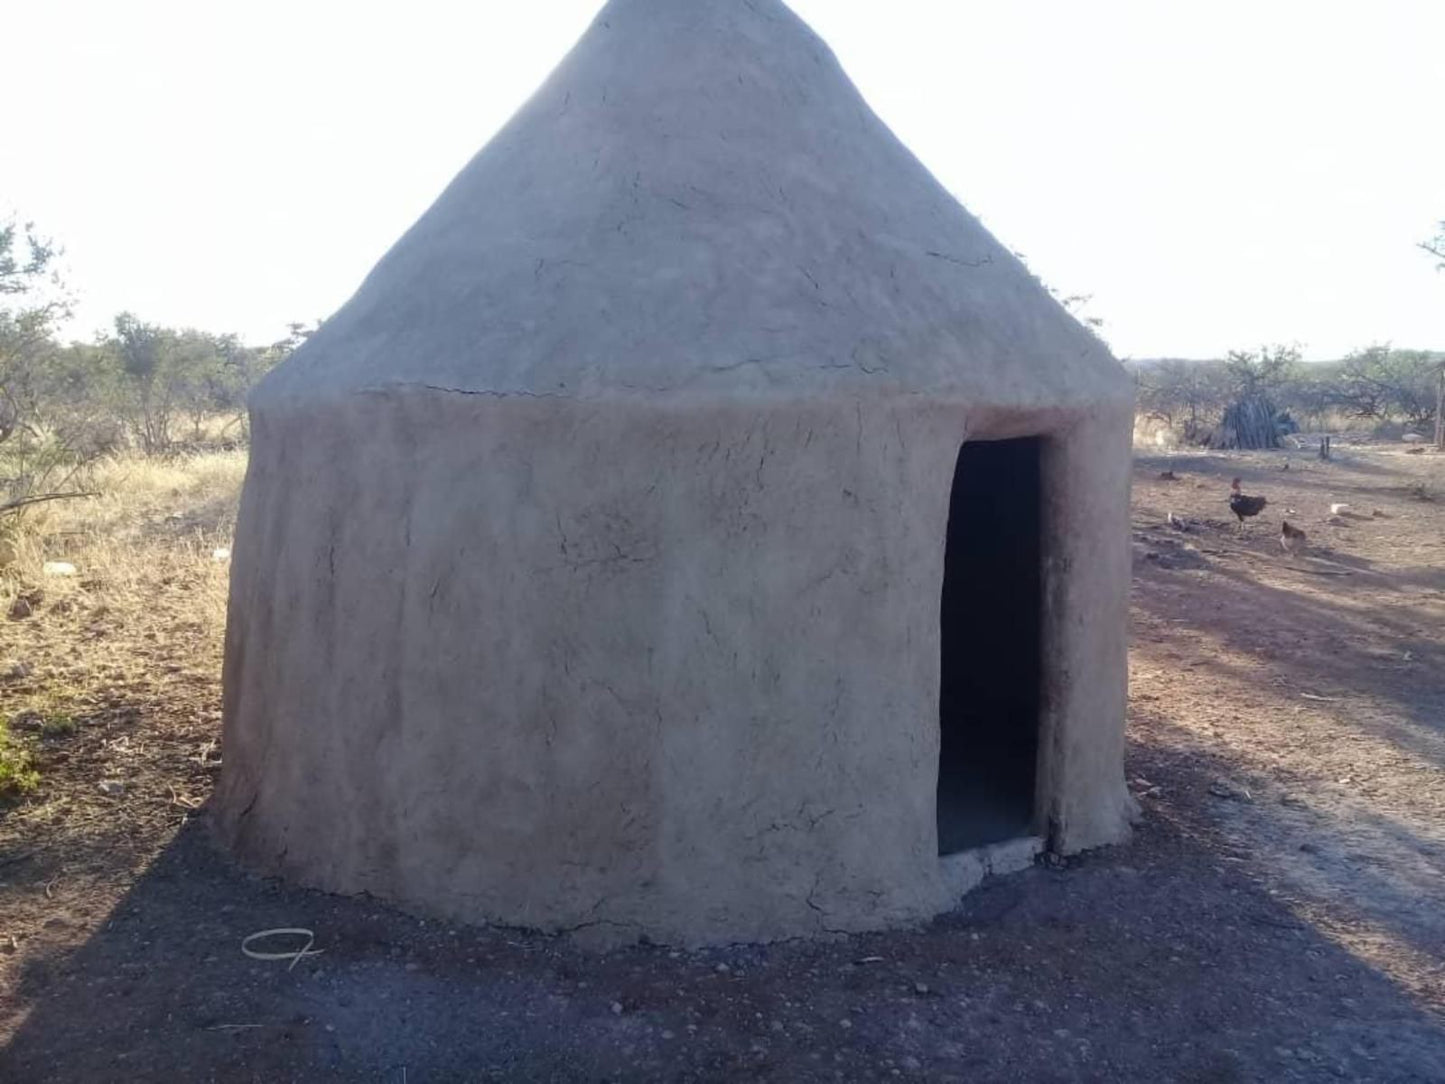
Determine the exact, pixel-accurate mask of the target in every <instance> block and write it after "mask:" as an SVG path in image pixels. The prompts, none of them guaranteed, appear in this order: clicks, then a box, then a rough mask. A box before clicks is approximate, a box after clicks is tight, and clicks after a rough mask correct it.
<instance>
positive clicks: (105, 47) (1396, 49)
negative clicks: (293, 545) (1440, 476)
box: [0, 0, 1445, 357]
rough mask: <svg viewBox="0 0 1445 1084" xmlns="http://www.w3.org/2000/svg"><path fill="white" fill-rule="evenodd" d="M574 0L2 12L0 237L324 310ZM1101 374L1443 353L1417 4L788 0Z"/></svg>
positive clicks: (217, 299)
mask: <svg viewBox="0 0 1445 1084" xmlns="http://www.w3.org/2000/svg"><path fill="white" fill-rule="evenodd" d="M599 7H600V0H533V2H529V3H517V2H513V0H506V2H504V0H471V2H469V3H464V4H450V3H442V2H439V0H407V2H405V3H392V4H370V3H365V2H361V0H349V2H339V0H246V2H244V3H242V2H232V3H219V2H202V0H125V2H116V0H44V2H38V0H0V27H4V28H5V32H6V33H5V37H6V39H7V40H6V42H5V46H4V56H5V62H4V65H3V68H0V70H3V71H4V72H5V76H6V78H5V82H6V92H5V94H6V97H5V102H6V106H5V111H4V124H3V126H0V213H3V212H4V211H6V210H9V211H12V212H17V213H18V214H19V215H20V216H22V217H23V218H31V219H35V220H36V221H37V222H38V223H39V225H40V226H41V227H42V229H43V230H44V231H45V232H47V233H49V234H51V235H53V236H54V237H55V238H56V239H57V240H59V241H61V242H62V243H63V244H64V246H65V248H66V266H67V270H68V274H69V277H70V281H71V283H72V284H73V286H74V287H75V288H76V289H77V291H78V292H79V294H80V296H81V301H82V304H81V308H80V310H79V314H78V318H77V321H76V322H75V324H74V325H73V327H72V328H71V333H73V334H75V335H77V336H88V335H89V334H90V333H91V331H92V330H93V329H94V328H96V327H99V326H102V325H105V324H107V323H108V321H109V319H110V317H111V316H112V315H113V314H114V313H115V312H117V311H120V310H122V309H129V310H132V311H134V312H135V313H137V314H138V315H139V316H141V317H142V318H143V319H146V320H149V321H155V322H159V323H165V324H175V325H188V326H196V327H202V328H206V329H209V330H214V331H236V332H239V333H241V334H242V335H244V336H245V337H247V338H249V339H253V340H256V341H269V340H270V339H272V338H275V337H278V336H279V335H280V333H281V331H282V329H283V327H284V325H285V323H286V322H287V321H289V320H311V319H314V318H316V317H321V316H325V315H327V314H329V313H330V312H332V311H333V310H334V309H336V308H337V307H338V306H339V305H340V304H341V303H342V302H343V301H344V300H345V299H346V298H347V297H348V296H349V295H350V293H351V292H352V291H353V290H354V289H355V288H356V286H357V285H358V284H359V283H360V281H361V279H362V277H363V276H364V275H365V274H366V272H367V271H368V270H369V269H370V267H371V266H372V264H373V263H374V262H375V261H376V260H377V258H378V257H379V256H380V255H381V254H382V253H383V252H384V251H385V250H386V249H387V248H388V247H389V246H390V244H391V243H392V242H393V241H394V240H395V239H396V238H397V237H398V236H399V235H400V234H401V233H402V231H403V230H404V229H406V227H407V226H408V225H409V224H410V223H411V222H412V221H413V220H414V219H415V218H416V217H417V216H418V215H419V214H420V213H421V212H422V211H423V210H425V209H426V207H427V206H428V204H430V202H431V201H432V200H433V199H434V198H435V196H436V195H437V194H438V193H439V192H440V191H441V189H442V188H443V186H444V185H445V184H446V183H447V182H448V181H449V180H450V179H451V177H452V176H453V175H454V174H455V173H456V172H457V171H458V170H459V169H460V168H461V167H462V166H463V165H464V164H465V163H466V161H467V160H468V159H469V158H470V157H471V155H472V154H473V153H474V152H475V151H476V149H477V148H478V147H479V146H481V145H482V143H484V142H485V141H486V139H487V138H488V137H489V136H490V135H491V134H492V132H494V131H495V130H496V128H497V127H498V126H499V125H500V124H502V123H503V122H504V121H505V120H506V118H507V117H508V116H509V115H510V114H511V112H512V111H513V110H514V109H515V108H516V107H517V106H518V105H520V104H521V102H522V101H523V100H524V99H525V98H526V97H527V96H528V94H530V93H531V91H532V90H533V89H534V88H535V87H536V86H537V84H538V83H540V82H541V80H542V79H543V78H544V76H545V75H546V73H547V72H548V71H549V70H550V68H551V67H552V66H553V65H554V64H555V62H556V61H557V60H558V59H560V57H561V56H562V54H563V53H564V52H565V51H566V50H567V49H568V48H569V47H570V46H571V44H572V42H573V41H574V40H575V39H576V37H577V36H578V35H579V34H580V33H581V31H582V30H583V29H584V27H585V26H586V24H587V22H588V21H589V20H590V18H591V16H592V15H593V14H594V13H595V11H596V10H597V8H599ZM793 7H794V9H795V10H796V11H798V13H799V14H801V15H802V16H803V17H804V18H805V19H807V20H808V21H809V22H810V23H811V24H812V25H813V27H814V29H816V30H817V31H818V32H819V33H820V34H822V35H823V37H824V38H825V39H826V40H828V42H829V43H830V44H831V45H832V46H833V48H834V50H835V51H836V52H837V54H838V55H839V57H840V59H841V60H842V62H843V65H844V67H845V68H846V69H847V70H848V72H849V73H850V74H851V75H852V77H853V79H854V81H855V82H857V83H858V84H859V86H860V87H861V89H862V91H863V93H864V95H865V96H866V97H867V98H868V100H869V101H870V103H871V104H872V105H873V107H874V108H875V109H876V110H877V111H878V113H879V114H880V115H881V116H882V117H883V119H884V120H885V121H886V122H888V123H889V124H890V125H891V126H892V127H893V129H894V131H895V132H897V133H898V135H899V136H900V137H901V138H902V139H903V140H904V141H905V142H906V143H907V144H909V146H910V147H912V149H913V150H914V152H915V153H916V154H917V155H918V156H919V157H920V158H921V159H922V160H923V162H924V163H925V164H926V165H927V166H928V167H929V168H930V169H932V170H933V172H934V173H935V175H936V176H938V178H939V179H940V180H941V181H942V182H943V183H944V184H945V185H946V186H947V187H948V188H949V189H950V190H951V191H952V192H953V193H954V194H955V195H957V196H958V197H959V198H960V199H961V200H962V201H963V202H964V203H965V204H966V205H967V206H968V207H969V208H970V209H971V210H972V211H973V212H974V213H976V214H978V215H979V216H981V217H982V218H983V220H984V222H985V224H986V225H987V226H988V227H989V228H990V229H991V230H992V231H993V232H994V234H995V235H996V236H998V237H999V239H1000V240H1001V241H1003V243H1004V244H1006V245H1008V246H1010V247H1011V248H1013V249H1015V250H1017V251H1019V252H1022V253H1024V254H1025V255H1026V256H1027V258H1028V261H1029V264H1030V266H1031V267H1032V268H1033V269H1034V270H1035V271H1036V272H1037V273H1038V274H1040V275H1041V276H1042V277H1043V278H1044V279H1045V280H1046V281H1048V282H1050V283H1052V284H1053V285H1055V286H1056V287H1057V288H1059V289H1060V290H1061V291H1062V292H1065V293H1083V294H1091V295H1093V302H1092V305H1091V311H1092V312H1093V314H1095V315H1097V316H1100V317H1102V318H1103V319H1104V320H1105V321H1106V324H1105V328H1104V335H1105V338H1106V339H1108V341H1109V342H1110V343H1111V344H1112V345H1113V347H1114V349H1115V352H1116V353H1117V354H1119V355H1120V356H1121V357H1125V356H1134V357H1143V356H1154V355H1178V356H1195V357H1202V356H1211V355H1216V356H1217V355H1220V354H1222V353H1223V352H1224V351H1226V350H1229V349H1232V348H1241V347H1249V346H1253V345H1259V344H1262V343H1298V344H1299V345H1300V346H1302V347H1303V349H1304V351H1305V354H1306V356H1307V357H1329V356H1337V355H1339V354H1341V353H1344V352H1346V351H1348V350H1350V349H1352V348H1355V347H1360V346H1364V345H1367V344H1369V343H1371V342H1375V341H1393V342H1394V343H1395V344H1396V345H1397V346H1412V347H1422V348H1434V349H1445V273H1439V272H1436V271H1435V270H1434V265H1433V262H1432V261H1431V260H1430V259H1429V258H1428V257H1427V256H1426V255H1425V254H1424V253H1423V252H1421V251H1420V250H1419V249H1417V248H1415V247H1414V246H1415V244H1416V243H1417V242H1419V241H1421V240H1423V239H1425V238H1427V237H1429V236H1430V235H1431V234H1432V233H1433V232H1434V229H1435V224H1436V222H1437V221H1438V220H1440V219H1442V218H1445V138H1442V136H1441V133H1442V131H1445V60H1442V58H1441V53H1440V49H1441V43H1442V42H1445V2H1442V0H1417V2H1406V0H1393V2H1392V0H1371V2H1369V3H1365V2H1349V3H1333V2H1329V0H1307V2H1297V3H1295V2H1285V0H1268V2H1266V0H1250V2H1228V0H1208V2H1198V3H1181V2H1173V3H1160V2H1158V0H1137V2H1123V0H1069V2H1063V0H1057V2H1043V0H1038V2H1014V0H1009V2H1005V0H995V2H991V3H978V2H970V0H887V2H883V0H873V2H866V3H865V2H861V0H859V2H849V0H794V3H793Z"/></svg>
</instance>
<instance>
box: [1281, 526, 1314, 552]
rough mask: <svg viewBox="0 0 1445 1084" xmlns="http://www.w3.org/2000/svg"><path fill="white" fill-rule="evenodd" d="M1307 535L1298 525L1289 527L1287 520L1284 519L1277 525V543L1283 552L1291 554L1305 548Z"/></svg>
mask: <svg viewBox="0 0 1445 1084" xmlns="http://www.w3.org/2000/svg"><path fill="white" fill-rule="evenodd" d="M1308 538H1309V536H1308V535H1306V534H1305V533H1304V531H1302V530H1300V529H1299V528H1298V527H1291V526H1290V525H1289V520H1284V521H1282V522H1281V523H1280V525H1279V544H1280V545H1281V546H1283V547H1284V551H1285V553H1288V554H1290V555H1291V556H1293V555H1294V554H1297V553H1299V552H1300V550H1302V549H1304V548H1305V542H1306V541H1307V540H1308Z"/></svg>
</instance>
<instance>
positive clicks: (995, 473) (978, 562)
mask: <svg viewBox="0 0 1445 1084" xmlns="http://www.w3.org/2000/svg"><path fill="white" fill-rule="evenodd" d="M1041 446H1042V441H1041V440H1040V439H1039V438H1037V437H1028V438H1024V439H1020V440H994V441H970V442H969V443H967V444H965V445H964V446H963V447H962V449H960V450H959V453H958V463H957V466H956V467H955V469H954V472H953V493H952V497H951V498H950V500H949V506H948V541H947V549H946V551H945V555H944V562H943V604H942V608H941V612H940V622H941V626H942V627H941V632H942V642H943V659H942V664H943V665H942V671H941V683H940V688H939V698H938V723H939V729H940V731H941V738H942V741H941V744H940V748H939V759H938V853H939V854H952V853H954V852H955V851H961V850H966V849H968V848H970V847H979V846H983V845H984V844H987V843H997V842H999V841H1001V840H1005V839H1014V838H1016V837H1018V836H1025V835H1029V834H1031V833H1032V832H1033V827H1034V826H1033V821H1034V776H1035V765H1036V762H1037V759H1038V750H1039V708H1040V701H1039V680H1040V676H1041V675H1040V667H1041V659H1040V622H1041V616H1042V606H1043V599H1042V587H1041V577H1042V569H1041V538H1040V533H1041V529H1042V517H1043V509H1042V494H1041V476H1040V449H1041Z"/></svg>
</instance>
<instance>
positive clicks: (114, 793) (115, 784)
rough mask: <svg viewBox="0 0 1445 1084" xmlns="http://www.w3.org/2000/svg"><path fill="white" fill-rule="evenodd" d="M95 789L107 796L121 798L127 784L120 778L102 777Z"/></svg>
mask: <svg viewBox="0 0 1445 1084" xmlns="http://www.w3.org/2000/svg"><path fill="white" fill-rule="evenodd" d="M95 789H96V790H98V791H100V793H102V794H104V795H105V796H106V797H107V798H119V797H120V796H121V795H123V794H124V793H125V784H124V783H122V782H121V781H120V780H119V779H102V780H101V781H100V782H99V783H97V784H96V786H95Z"/></svg>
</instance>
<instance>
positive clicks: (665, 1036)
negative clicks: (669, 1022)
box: [662, 1031, 673, 1039]
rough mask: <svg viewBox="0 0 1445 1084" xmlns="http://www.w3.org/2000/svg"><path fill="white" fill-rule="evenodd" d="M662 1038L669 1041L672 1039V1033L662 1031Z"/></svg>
mask: <svg viewBox="0 0 1445 1084" xmlns="http://www.w3.org/2000/svg"><path fill="white" fill-rule="evenodd" d="M662 1037H663V1038H664V1039H671V1038H673V1034H672V1032H670V1031H664V1032H663V1033H662Z"/></svg>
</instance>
